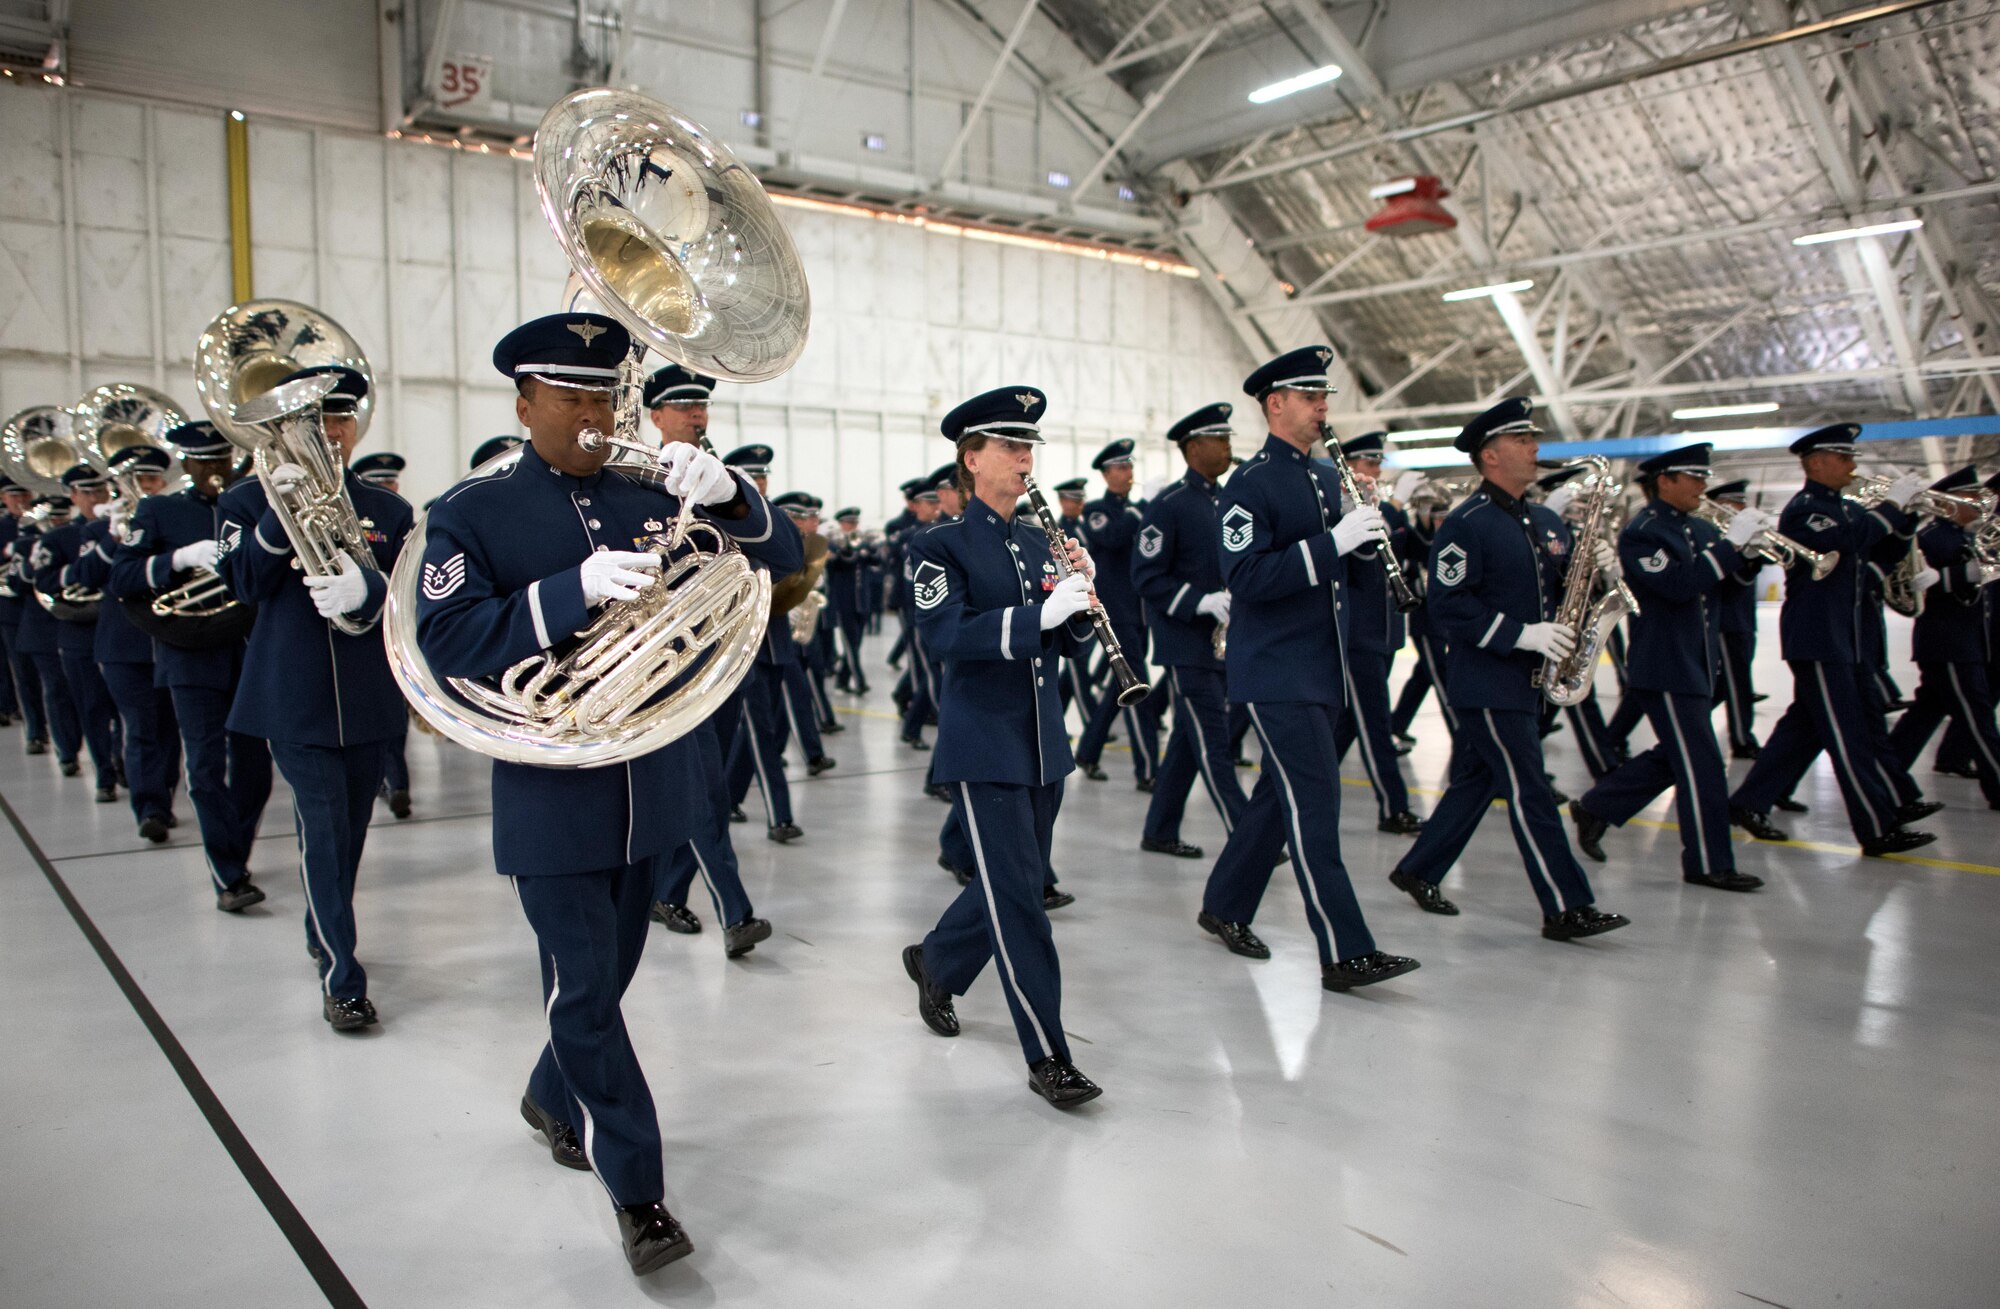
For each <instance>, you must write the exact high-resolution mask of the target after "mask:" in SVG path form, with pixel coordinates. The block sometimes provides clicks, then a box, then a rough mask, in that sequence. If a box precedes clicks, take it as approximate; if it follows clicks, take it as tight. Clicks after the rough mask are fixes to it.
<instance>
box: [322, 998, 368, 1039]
mask: <svg viewBox="0 0 2000 1309" xmlns="http://www.w3.org/2000/svg"><path fill="white" fill-rule="evenodd" d="M320 1013H321V1015H322V1016H323V1017H325V1019H326V1021H327V1022H329V1023H332V1024H333V1030H334V1031H336V1032H358V1031H360V1030H361V1029H362V1028H364V1027H373V1026H374V1025H375V1023H376V1021H377V1020H376V1017H375V1005H374V1003H373V1002H372V1001H370V1000H369V999H368V997H367V996H365V995H357V996H355V997H354V998H353V999H350V1000H336V999H334V998H333V997H332V996H330V995H329V996H327V997H326V999H325V1000H324V1001H323V1002H322V1003H321V1004H320Z"/></svg>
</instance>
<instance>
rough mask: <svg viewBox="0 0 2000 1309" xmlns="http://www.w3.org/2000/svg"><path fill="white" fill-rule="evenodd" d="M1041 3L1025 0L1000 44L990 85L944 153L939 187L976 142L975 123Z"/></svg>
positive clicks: (977, 98) (981, 90)
mask: <svg viewBox="0 0 2000 1309" xmlns="http://www.w3.org/2000/svg"><path fill="white" fill-rule="evenodd" d="M1036 6H1037V0H1022V3H1021V12H1020V14H1019V15H1018V16H1017V17H1016V18H1015V19H1014V26H1013V27H1012V28H1011V29H1009V30H1008V32H1007V39H1006V40H1005V41H1003V42H1001V44H1000V53H999V55H998V56H997V57H996V58H995V59H994V60H993V68H992V70H991V71H990V72H988V73H987V74H986V82H985V84H984V85H983V86H981V87H980V88H979V94H978V95H977V96H974V97H973V100H972V108H971V109H970V110H969V111H968V112H967V113H966V115H965V121H964V122H963V123H960V124H959V127H958V135H957V136H955V137H953V138H952V139H951V148H950V149H949V150H947V151H945V152H944V162H943V163H941V164H939V165H938V170H937V184H938V185H940V186H942V185H943V184H944V183H945V180H946V179H947V178H949V177H950V176H951V170H952V169H954V168H956V167H957V166H958V159H959V156H960V155H961V154H963V153H964V152H965V143H966V142H967V141H969V140H971V139H972V127H973V124H975V123H977V122H978V121H979V115H980V114H982V113H984V112H985V111H986V102H987V100H988V99H990V98H991V97H992V95H993V88H994V87H996V86H998V85H1000V78H1001V75H1002V74H1004V73H1005V72H1006V71H1007V63H1008V61H1009V60H1010V59H1012V58H1013V55H1014V50H1015V48H1016V47H1017V46H1019V45H1020V44H1021V38H1022V36H1024V35H1026V33H1027V31H1028V20H1029V19H1031V18H1033V17H1034V16H1035V9H1036Z"/></svg>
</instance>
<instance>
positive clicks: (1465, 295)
mask: <svg viewBox="0 0 2000 1309" xmlns="http://www.w3.org/2000/svg"><path fill="white" fill-rule="evenodd" d="M1534 284H1535V281H1534V279H1533V278H1531V277H1524V278H1522V279H1521V280H1520V281H1518V282H1495V283H1494V284H1493V285H1491V286H1468V287H1466V288H1465V289H1464V290H1463V291H1446V292H1445V293H1444V298H1445V302H1446V303H1447V304H1449V303H1451V302H1453V301H1456V300H1477V299H1479V298H1480V297H1481V296H1488V295H1498V294H1500V292H1502V291H1525V290H1527V289H1528V288H1529V287H1531V286H1533V285H1534Z"/></svg>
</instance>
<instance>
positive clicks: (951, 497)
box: [911, 463, 971, 886]
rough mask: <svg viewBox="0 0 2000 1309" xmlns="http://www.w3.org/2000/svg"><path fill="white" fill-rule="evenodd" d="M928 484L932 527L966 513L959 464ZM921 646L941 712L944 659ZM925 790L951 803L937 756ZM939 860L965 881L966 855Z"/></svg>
mask: <svg viewBox="0 0 2000 1309" xmlns="http://www.w3.org/2000/svg"><path fill="white" fill-rule="evenodd" d="M930 486H931V490H933V491H935V492H936V493H937V498H938V512H937V517H936V518H934V519H932V520H931V526H932V527H940V526H942V525H944V524H945V523H955V522H957V521H958V520H959V519H961V518H963V517H964V516H965V494H964V492H963V491H962V490H961V489H960V488H959V485H958V465H957V464H956V463H950V464H946V465H944V466H943V467H942V468H938V469H934V470H933V471H932V472H931V476H930ZM911 566H912V567H914V566H915V565H914V564H912V565H911ZM916 632H917V638H918V640H919V641H921V640H922V639H923V624H922V623H921V622H919V623H918V624H917V627H916ZM923 649H924V658H926V659H928V660H930V665H931V696H932V704H931V712H932V714H933V715H934V716H935V715H936V714H938V713H941V712H942V709H943V704H944V662H943V661H942V660H941V659H939V658H938V657H937V652H936V651H934V650H932V649H931V648H930V647H929V646H928V645H926V646H924V647H923ZM924 794H925V795H928V796H929V797H931V798H932V799H933V800H940V801H943V802H944V803H945V804H950V803H951V788H950V787H948V786H945V785H943V784H942V783H940V782H939V781H938V780H937V760H936V759H935V758H933V759H932V760H931V762H930V766H929V767H928V768H926V769H925V770H924ZM945 825H946V828H947V830H948V831H953V832H956V831H957V821H956V820H955V819H951V818H947V819H946V820H945ZM964 844H965V838H964V835H963V834H962V833H961V834H959V835H958V837H957V840H956V844H955V845H952V844H951V843H947V848H956V847H960V846H963V845H964ZM939 862H940V863H941V864H942V865H943V866H944V867H945V868H946V869H947V871H950V872H951V873H952V875H953V876H955V877H957V878H958V879H959V885H961V886H963V885H964V884H965V871H964V870H966V869H967V868H969V867H971V861H970V860H969V859H967V860H964V861H962V862H958V863H954V862H953V861H952V857H951V856H949V855H947V856H945V857H942V858H941V859H940V860H939Z"/></svg>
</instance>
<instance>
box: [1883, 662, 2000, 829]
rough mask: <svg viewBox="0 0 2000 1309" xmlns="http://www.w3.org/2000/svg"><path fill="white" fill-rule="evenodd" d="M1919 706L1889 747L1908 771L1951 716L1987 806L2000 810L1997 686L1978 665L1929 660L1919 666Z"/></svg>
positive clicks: (1903, 721)
mask: <svg viewBox="0 0 2000 1309" xmlns="http://www.w3.org/2000/svg"><path fill="white" fill-rule="evenodd" d="M1917 671H1918V673H1919V674H1920V675H1921V676H1920V679H1919V681H1918V682H1917V702H1916V703H1915V704H1914V705H1912V706H1910V707H1909V708H1908V709H1905V710H1904V711H1903V716H1902V718H1901V719H1899V720H1897V723H1896V726H1895V727H1894V728H1893V729H1891V730H1890V732H1889V747H1890V749H1891V750H1893V751H1894V752H1895V755H1896V761H1897V762H1898V763H1900V764H1901V765H1902V766H1903V767H1904V768H1905V769H1907V768H1908V767H1909V766H1910V765H1911V764H1913V763H1915V762H1916V758H1917V756H1918V755H1919V754H1921V753H1922V752H1923V748H1924V746H1926V745H1928V744H1929V743H1930V739H1931V734H1932V733H1934V732H1936V731H1937V729H1938V724H1939V723H1941V722H1943V721H1945V720H1946V719H1947V718H1949V719H1950V720H1951V722H1952V724H1953V725H1954V726H1962V727H1963V728H1964V729H1965V731H1966V733H1967V737H1968V739H1969V740H1970V741H1971V742H1972V747H1973V748H1972V766H1973V767H1974V768H1975V769H1976V770H1978V773H1979V789H1980V790H1981V791H1982V792H1984V793H1985V795H1986V803H1987V804H1989V805H1993V806H1994V807H1996V808H2000V731H1996V729H1995V727H1994V722H1993V688H1992V686H1991V685H1990V684H1989V683H1988V682H1987V680H1986V666H1985V665H1984V664H1980V663H1971V662H1968V663H1946V662H1944V661H1942V660H1939V661H1935V662H1933V661H1926V662H1924V663H1920V664H1918V665H1917Z"/></svg>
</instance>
